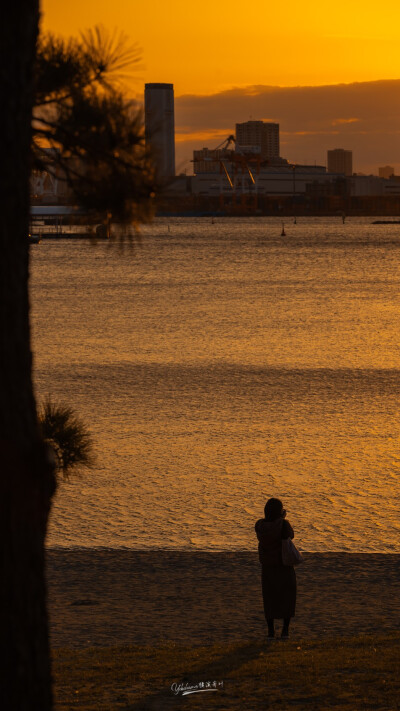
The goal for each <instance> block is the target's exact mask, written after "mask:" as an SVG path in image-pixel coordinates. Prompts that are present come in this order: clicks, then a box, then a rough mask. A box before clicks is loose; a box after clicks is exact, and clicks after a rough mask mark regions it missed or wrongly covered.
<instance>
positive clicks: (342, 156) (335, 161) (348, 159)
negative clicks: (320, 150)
mask: <svg viewBox="0 0 400 711" xmlns="http://www.w3.org/2000/svg"><path fill="white" fill-rule="evenodd" d="M328 172H329V173H344V175H353V151H346V150H344V148H334V149H333V150H331V151H328Z"/></svg>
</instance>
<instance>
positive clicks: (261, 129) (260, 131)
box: [236, 121, 279, 160]
mask: <svg viewBox="0 0 400 711" xmlns="http://www.w3.org/2000/svg"><path fill="white" fill-rule="evenodd" d="M236 144H237V145H238V146H240V148H248V149H249V150H251V151H253V152H254V149H257V151H258V152H259V153H260V155H261V160H273V159H274V158H279V123H266V122H265V121H245V122H244V123H237V124H236Z"/></svg>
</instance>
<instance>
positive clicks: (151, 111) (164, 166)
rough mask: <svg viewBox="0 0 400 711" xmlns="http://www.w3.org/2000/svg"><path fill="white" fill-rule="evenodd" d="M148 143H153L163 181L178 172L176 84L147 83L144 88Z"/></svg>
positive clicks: (157, 169) (153, 152) (154, 154)
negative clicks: (175, 108) (176, 154)
mask: <svg viewBox="0 0 400 711" xmlns="http://www.w3.org/2000/svg"><path fill="white" fill-rule="evenodd" d="M144 116H145V137H146V144H148V145H149V146H150V147H151V151H152V155H153V160H154V165H155V169H156V176H157V179H158V180H159V181H160V182H164V181H167V180H168V179H170V178H172V177H173V176H175V117H174V85H173V84H146V85H145V91H144Z"/></svg>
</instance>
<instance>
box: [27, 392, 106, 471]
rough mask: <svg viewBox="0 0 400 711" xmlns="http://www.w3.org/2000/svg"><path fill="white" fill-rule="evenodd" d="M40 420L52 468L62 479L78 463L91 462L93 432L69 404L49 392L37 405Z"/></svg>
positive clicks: (90, 463)
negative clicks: (55, 400)
mask: <svg viewBox="0 0 400 711" xmlns="http://www.w3.org/2000/svg"><path fill="white" fill-rule="evenodd" d="M39 424H40V430H41V434H42V437H43V439H44V440H45V442H47V443H48V444H49V445H50V446H51V447H52V448H53V451H54V455H55V469H56V471H57V472H60V473H61V474H62V476H63V477H64V478H65V479H68V478H69V475H70V474H71V473H72V472H73V471H75V470H76V469H78V468H79V467H87V468H89V469H90V468H92V467H93V466H94V464H95V457H94V446H93V440H92V436H91V434H90V432H89V430H88V428H87V427H86V424H85V423H84V422H82V420H81V419H80V418H79V417H78V416H77V414H76V413H75V412H74V410H73V409H72V408H71V407H70V406H69V405H64V404H62V403H56V402H54V401H53V400H52V399H51V398H50V397H49V396H48V397H47V398H46V399H45V400H44V402H43V404H42V405H41V407H40V408H39Z"/></svg>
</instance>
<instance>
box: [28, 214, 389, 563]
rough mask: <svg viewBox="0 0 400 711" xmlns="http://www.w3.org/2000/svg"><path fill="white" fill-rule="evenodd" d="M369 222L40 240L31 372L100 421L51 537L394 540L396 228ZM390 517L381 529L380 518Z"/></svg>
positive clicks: (144, 543) (233, 224)
mask: <svg viewBox="0 0 400 711" xmlns="http://www.w3.org/2000/svg"><path fill="white" fill-rule="evenodd" d="M370 222H371V220H369V219H368V220H366V219H364V220H362V219H360V218H359V219H356V218H353V219H348V221H347V222H346V224H345V225H342V224H341V221H340V223H339V219H336V218H331V219H327V220H308V221H306V220H303V221H302V220H298V224H297V225H296V226H294V225H293V226H290V228H289V229H287V237H286V238H285V239H282V238H280V236H279V232H278V230H279V225H278V221H275V222H274V221H273V220H248V221H246V220H228V219H226V220H218V221H217V224H215V225H211V223H210V221H208V220H204V219H203V220H200V219H199V220H185V219H177V220H174V221H172V222H171V223H170V232H169V233H168V231H167V222H166V221H163V220H159V221H157V222H156V223H155V224H154V225H152V226H149V227H147V228H146V229H145V230H144V238H143V245H142V248H141V249H139V250H138V251H136V252H135V254H131V253H129V252H125V253H124V254H121V253H120V252H119V251H118V250H113V249H109V248H108V247H107V245H103V244H98V245H97V246H96V248H93V247H92V246H91V245H88V244H87V243H85V242H79V243H73V242H68V241H65V242H59V243H57V242H50V241H49V242H46V241H44V242H42V244H41V245H39V246H37V247H35V250H33V249H32V261H33V265H32V306H33V323H34V338H33V341H34V349H35V377H36V383H37V389H38V393H39V394H44V393H47V392H50V393H51V394H52V395H53V396H55V397H58V398H60V399H62V400H64V401H67V402H68V403H69V404H70V405H72V406H73V407H75V408H76V409H77V410H78V412H79V413H80V414H81V415H82V416H83V417H84V418H85V420H86V421H87V422H88V423H89V424H90V427H91V429H92V430H93V433H94V435H95V438H96V442H97V451H98V467H97V469H96V470H95V471H93V472H91V473H85V474H82V476H81V477H79V478H78V477H77V478H74V479H73V480H72V481H71V483H69V484H63V485H62V486H61V487H60V490H59V493H58V494H57V499H56V503H55V506H54V510H53V514H52V522H51V527H50V535H49V539H48V543H49V544H51V545H84V546H94V545H100V546H113V547H116V546H127V547H136V548H146V547H164V548H201V549H225V548H227V549H235V548H246V549H249V548H253V549H254V547H255V537H254V532H253V525H254V521H255V520H256V519H257V518H259V517H260V516H261V515H262V508H263V505H264V502H265V500H266V499H267V498H268V497H269V496H272V495H274V496H279V497H280V498H282V499H283V500H284V503H285V507H286V509H287V510H288V517H289V519H290V521H291V522H292V524H293V525H294V527H295V531H296V534H297V539H298V542H299V543H300V546H301V547H303V548H304V549H306V550H385V551H390V550H397V551H398V550H399V547H400V546H399V543H400V535H399V529H400V526H399V524H398V510H399V468H400V448H399V435H400V429H399V422H400V417H399V415H400V412H399V403H400V377H399V376H400V346H399V334H398V313H399V307H400V303H399V302H400V297H399V269H398V267H399V259H400V235H398V234H397V232H398V230H397V228H396V227H395V226H393V227H383V226H379V227H378V226H373V225H371V224H370ZM389 531H390V534H389Z"/></svg>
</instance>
